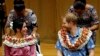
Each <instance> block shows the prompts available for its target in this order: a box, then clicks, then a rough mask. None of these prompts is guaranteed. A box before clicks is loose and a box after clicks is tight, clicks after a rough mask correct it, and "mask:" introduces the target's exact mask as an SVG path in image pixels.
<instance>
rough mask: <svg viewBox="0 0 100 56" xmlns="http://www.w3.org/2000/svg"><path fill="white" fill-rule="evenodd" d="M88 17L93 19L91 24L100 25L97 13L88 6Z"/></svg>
mask: <svg viewBox="0 0 100 56" xmlns="http://www.w3.org/2000/svg"><path fill="white" fill-rule="evenodd" d="M89 10H90V11H89V12H90V16H91V17H92V18H93V22H92V24H98V23H100V21H99V19H98V15H97V11H96V9H95V8H94V7H93V6H90V9H89Z"/></svg>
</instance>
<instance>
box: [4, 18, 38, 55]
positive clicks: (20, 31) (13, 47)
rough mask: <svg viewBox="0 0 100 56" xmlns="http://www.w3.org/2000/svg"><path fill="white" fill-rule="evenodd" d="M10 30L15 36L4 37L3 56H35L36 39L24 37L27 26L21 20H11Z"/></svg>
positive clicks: (30, 36)
mask: <svg viewBox="0 0 100 56" xmlns="http://www.w3.org/2000/svg"><path fill="white" fill-rule="evenodd" d="M12 29H13V30H14V32H15V35H12V36H5V40H4V41H3V44H4V56H36V43H37V39H36V38H34V37H33V36H32V35H29V36H26V34H27V30H28V29H27V26H26V22H25V21H24V20H22V19H15V20H13V27H12Z"/></svg>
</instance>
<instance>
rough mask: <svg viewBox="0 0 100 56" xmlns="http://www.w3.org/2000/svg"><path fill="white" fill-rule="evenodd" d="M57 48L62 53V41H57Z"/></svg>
mask: <svg viewBox="0 0 100 56" xmlns="http://www.w3.org/2000/svg"><path fill="white" fill-rule="evenodd" d="M56 48H57V49H58V50H60V51H62V48H63V47H62V46H61V43H60V41H59V40H57V42H56Z"/></svg>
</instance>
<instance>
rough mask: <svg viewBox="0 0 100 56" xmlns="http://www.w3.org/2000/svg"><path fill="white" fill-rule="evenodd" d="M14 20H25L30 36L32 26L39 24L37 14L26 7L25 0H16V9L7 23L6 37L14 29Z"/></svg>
mask: <svg viewBox="0 0 100 56" xmlns="http://www.w3.org/2000/svg"><path fill="white" fill-rule="evenodd" d="M14 19H23V20H25V21H26V23H27V27H28V34H29V35H30V34H31V32H32V29H30V24H33V25H34V24H36V23H37V17H36V15H35V13H34V12H33V11H32V10H31V9H28V8H26V7H25V4H24V1H23V0H14V9H13V10H11V12H10V13H9V15H8V19H7V23H6V26H5V28H6V29H7V28H8V30H6V31H5V32H7V33H5V35H9V32H8V31H9V30H11V28H12V26H13V25H12V23H13V22H12V21H13V20H14Z"/></svg>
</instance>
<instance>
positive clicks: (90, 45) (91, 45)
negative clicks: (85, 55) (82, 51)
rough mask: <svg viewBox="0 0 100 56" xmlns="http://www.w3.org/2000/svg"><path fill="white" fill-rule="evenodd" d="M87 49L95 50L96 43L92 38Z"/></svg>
mask: <svg viewBox="0 0 100 56" xmlns="http://www.w3.org/2000/svg"><path fill="white" fill-rule="evenodd" d="M87 48H88V49H93V48H95V44H94V41H93V39H92V37H91V38H90V40H89V41H88V43H87Z"/></svg>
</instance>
